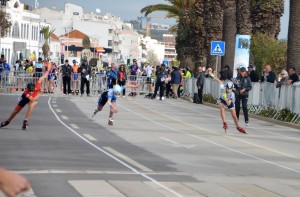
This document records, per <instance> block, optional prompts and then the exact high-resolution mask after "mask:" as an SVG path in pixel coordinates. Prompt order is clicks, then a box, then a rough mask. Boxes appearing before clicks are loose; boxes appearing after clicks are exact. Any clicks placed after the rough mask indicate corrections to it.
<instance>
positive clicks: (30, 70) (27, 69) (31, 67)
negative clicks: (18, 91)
mask: <svg viewBox="0 0 300 197" xmlns="http://www.w3.org/2000/svg"><path fill="white" fill-rule="evenodd" d="M25 71H26V72H28V73H32V74H33V73H34V66H33V62H32V61H30V63H29V66H28V67H27V68H26V70H25Z"/></svg>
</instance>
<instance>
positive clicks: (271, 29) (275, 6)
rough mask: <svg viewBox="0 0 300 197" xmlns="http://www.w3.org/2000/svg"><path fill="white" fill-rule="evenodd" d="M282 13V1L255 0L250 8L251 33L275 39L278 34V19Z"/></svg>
mask: <svg viewBox="0 0 300 197" xmlns="http://www.w3.org/2000/svg"><path fill="white" fill-rule="evenodd" d="M283 11H284V0H273V1H261V0H256V3H254V5H253V6H252V13H251V20H252V24H253V28H252V33H253V34H255V33H263V34H267V35H269V36H270V37H272V38H277V37H278V34H279V32H280V17H281V16H282V14H283Z"/></svg>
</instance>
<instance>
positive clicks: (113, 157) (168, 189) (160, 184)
mask: <svg viewBox="0 0 300 197" xmlns="http://www.w3.org/2000/svg"><path fill="white" fill-rule="evenodd" d="M50 101H51V97H50V98H49V100H48V106H49V109H50V110H51V111H52V113H53V114H54V116H55V117H56V119H57V120H58V121H59V122H60V123H61V124H62V125H63V126H65V127H66V128H67V129H68V130H69V131H71V132H72V133H73V134H75V135H76V136H77V137H79V138H80V139H82V140H83V141H85V142H86V143H88V144H89V145H91V146H92V147H94V148H95V149H97V150H98V151H100V152H102V153H103V154H105V155H107V156H109V157H110V158H112V159H114V160H115V161H117V162H119V163H120V164H122V165H123V166H125V167H127V168H128V169H130V170H131V171H133V172H135V173H136V174H137V175H140V176H142V177H144V178H146V179H148V180H149V181H151V182H153V183H155V184H156V185H159V186H160V187H162V188H164V189H165V190H167V191H169V192H170V193H172V194H174V195H175V196H178V197H183V196H182V195H181V194H179V193H178V192H176V191H175V190H172V189H170V188H168V187H166V186H165V185H163V184H162V183H160V182H158V181H157V180H155V179H154V178H152V177H150V176H148V175H147V174H145V173H143V172H140V171H138V170H137V169H135V168H134V167H132V166H130V165H129V164H127V163H125V162H123V161H122V160H120V159H118V158H117V157H115V156H114V155H112V154H110V153H109V152H107V151H105V150H104V149H102V148H100V147H99V146H97V145H95V144H94V143H92V142H90V141H88V140H87V139H85V138H84V137H83V136H82V135H80V134H79V133H77V132H76V131H75V130H73V129H72V128H71V127H69V126H68V125H67V124H65V123H64V122H63V121H62V120H61V119H60V118H59V116H58V115H57V114H56V113H55V111H54V110H53V108H52V107H51V105H50Z"/></svg>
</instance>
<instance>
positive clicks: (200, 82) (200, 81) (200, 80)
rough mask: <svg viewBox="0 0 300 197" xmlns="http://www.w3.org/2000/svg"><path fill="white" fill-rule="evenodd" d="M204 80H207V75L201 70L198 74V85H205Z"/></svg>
mask: <svg viewBox="0 0 300 197" xmlns="http://www.w3.org/2000/svg"><path fill="white" fill-rule="evenodd" d="M204 81H205V75H204V72H203V71H202V72H199V74H198V76H197V82H196V83H197V86H203V85H204Z"/></svg>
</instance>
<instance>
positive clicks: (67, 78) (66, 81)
mask: <svg viewBox="0 0 300 197" xmlns="http://www.w3.org/2000/svg"><path fill="white" fill-rule="evenodd" d="M61 73H62V78H63V92H64V95H67V94H68V95H71V92H72V91H71V75H72V67H71V65H70V64H69V60H67V59H66V60H65V64H64V65H62V66H61ZM67 86H68V87H67ZM67 88H68V89H67Z"/></svg>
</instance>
